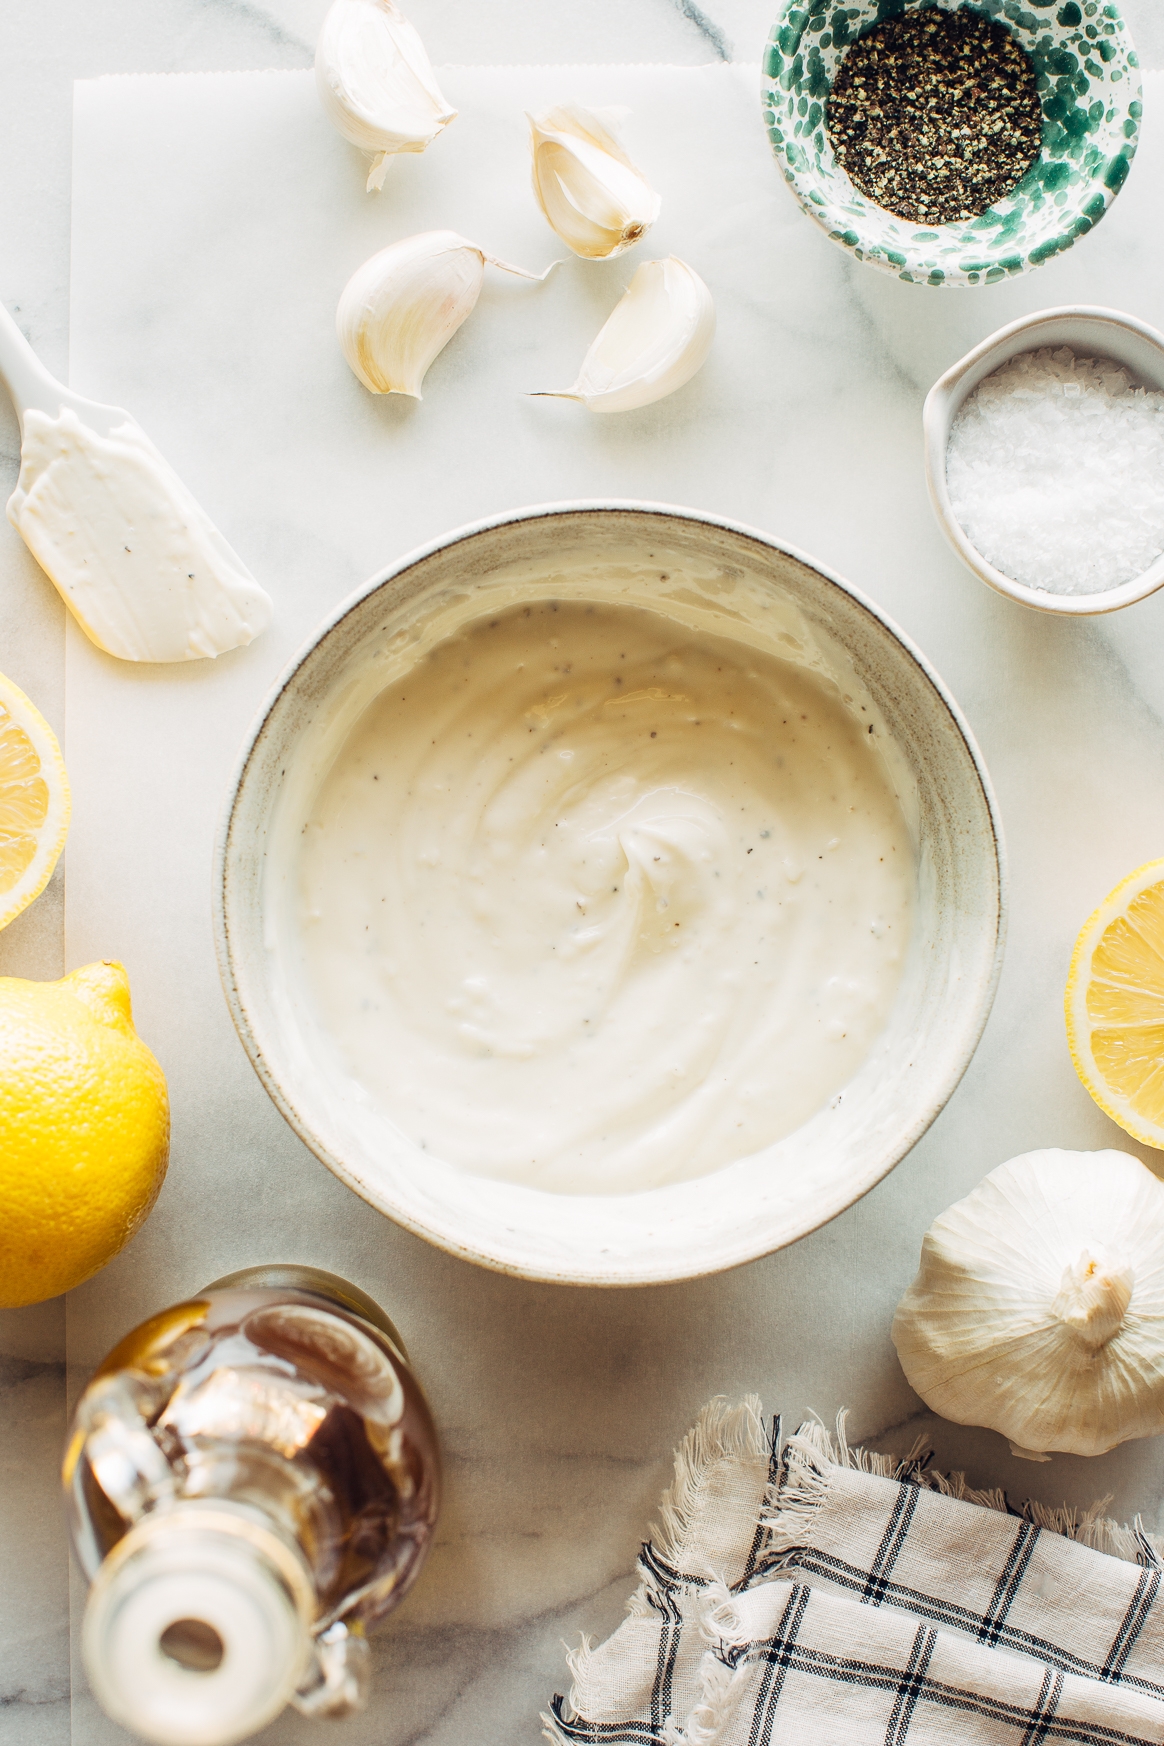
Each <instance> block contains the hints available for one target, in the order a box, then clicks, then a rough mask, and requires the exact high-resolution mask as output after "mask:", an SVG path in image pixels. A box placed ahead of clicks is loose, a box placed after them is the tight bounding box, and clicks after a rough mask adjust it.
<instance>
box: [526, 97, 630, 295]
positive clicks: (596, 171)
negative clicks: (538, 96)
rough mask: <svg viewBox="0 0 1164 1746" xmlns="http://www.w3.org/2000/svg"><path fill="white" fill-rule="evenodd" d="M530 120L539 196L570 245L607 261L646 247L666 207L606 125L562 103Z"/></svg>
mask: <svg viewBox="0 0 1164 1746" xmlns="http://www.w3.org/2000/svg"><path fill="white" fill-rule="evenodd" d="M526 120H527V121H528V122H529V129H530V142H529V143H530V153H531V155H532V158H533V190H534V195H535V197H536V199H537V203H538V205H539V206H540V207H541V209H542V211H543V213H544V214H545V216H546V220H547V222H548V223H549V224H550V225H552V227H553V229H554V230H555V231H556V232H557V234H558V235H559V236H560V237H561V239H562V241H563V242H564V243H565V244H566V246H567V247H568V248H571V249H573V251H574V253H575V254H576V255H582V256H583V257H584V258H585V259H587V260H592V261H605V260H609V259H610V257H611V256H612V255H621V254H622V253H623V251H624V249H630V248H633V247H634V245H635V244H636V243H637V242H639V241H641V239H642V238H643V237H644V236H646V234H647V232H648V231H649V230H650V228H651V226H652V224H654V222H655V220H656V218H658V216H659V212H660V209H661V208H662V204H663V202H662V201H661V200H660V198H659V196H658V195H657V194H656V193H655V190H654V189H653V188H652V187H651V185H650V183H649V182H648V181H647V179H646V177H645V176H644V175H643V173H642V171H641V170H639V169H636V167H635V165H634V164H632V163H631V161H630V159H629V158H628V157H627V155H626V153H625V152H624V151H623V149H622V147H621V145H620V144H619V143H618V140H617V139H615V137H614V135H613V134H612V133H611V132H610V130H609V128H607V127H606V125H605V124H604V122H603V120H602V118H601V117H600V116H598V115H596V114H595V113H594V112H593V110H590V109H582V108H579V107H578V105H577V104H572V103H564V104H560V105H559V106H558V107H557V108H556V109H547V110H546V112H545V113H544V114H543V115H528V114H527V116H526Z"/></svg>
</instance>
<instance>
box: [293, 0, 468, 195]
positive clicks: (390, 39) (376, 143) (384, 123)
mask: <svg viewBox="0 0 1164 1746" xmlns="http://www.w3.org/2000/svg"><path fill="white" fill-rule="evenodd" d="M315 82H316V85H317V87H318V90H319V100H320V102H321V103H322V104H323V108H324V113H325V114H326V115H327V117H328V120H329V121H330V122H331V123H332V125H333V127H335V128H337V129H338V130H339V132H340V133H342V134H343V136H344V138H345V139H346V140H349V141H350V142H351V144H352V145H355V146H360V147H361V148H362V150H364V151H366V152H374V153H375V157H374V158H373V161H372V168H371V170H370V171H369V173H368V182H367V188H368V192H369V193H371V192H372V190H373V189H375V188H379V187H381V186H382V185H383V182H384V175H385V172H386V170H387V168H388V165H389V164H390V163H391V161H392V158H393V156H394V155H395V154H396V153H397V152H422V151H423V150H424V148H425V146H427V145H431V144H432V141H433V140H434V139H435V138H436V136H437V134H438V133H440V132H441V130H442V129H443V128H445V127H447V126H448V124H449V122H450V121H453V120H454V119H455V118H456V114H457V112H456V110H455V109H450V108H449V106H448V104H447V103H446V102H445V100H444V98H443V97H442V96H441V94H440V92H439V90H438V89H437V82H436V79H435V78H434V76H433V70H432V66H431V64H430V62H429V58H428V55H427V54H426V53H425V48H424V44H423V43H422V42H421V40H420V38H419V36H418V35H417V34H416V31H415V30H414V29H413V27H412V25H411V24H410V23H409V22H408V20H407V18H405V16H404V14H403V12H401V10H400V8H399V6H397V5H396V4H395V0H334V4H333V6H332V7H331V10H330V11H329V12H328V14H327V17H326V18H325V19H324V21H323V29H322V30H321V31H320V33H319V41H318V42H317V43H316V45H315Z"/></svg>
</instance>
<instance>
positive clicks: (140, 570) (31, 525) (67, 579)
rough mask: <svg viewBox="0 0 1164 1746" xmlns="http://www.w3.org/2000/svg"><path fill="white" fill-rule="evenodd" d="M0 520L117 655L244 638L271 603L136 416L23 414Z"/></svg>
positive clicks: (177, 651)
mask: <svg viewBox="0 0 1164 1746" xmlns="http://www.w3.org/2000/svg"><path fill="white" fill-rule="evenodd" d="M8 519H9V521H10V522H11V523H12V525H13V527H14V528H15V529H16V531H17V532H18V533H19V534H20V536H21V538H22V539H23V540H24V542H25V544H26V545H27V546H28V549H29V551H30V552H31V553H32V555H33V557H34V558H35V559H36V561H37V563H38V564H40V566H41V568H42V569H44V570H45V571H47V573H48V575H49V576H50V577H51V578H52V580H53V582H54V583H55V584H56V586H57V588H58V590H59V592H60V594H61V595H62V597H63V599H64V601H65V604H66V605H67V606H68V607H69V608H70V610H71V611H72V612H73V613H75V615H76V617H77V618H78V620H79V621H80V623H81V626H82V628H83V629H84V631H85V633H86V635H87V636H89V637H90V638H91V639H92V641H93V642H95V643H96V644H97V646H98V648H100V649H105V650H107V652H108V653H109V654H111V655H118V656H120V657H121V659H122V660H123V661H196V660H199V659H200V658H201V657H203V656H206V655H221V654H224V653H225V652H226V651H227V650H228V649H237V648H240V647H242V646H243V645H244V644H245V643H249V642H251V641H252V640H253V639H254V638H255V637H257V636H258V634H259V632H260V631H262V630H264V629H265V628H266V626H267V625H268V624H269V622H270V618H271V602H270V599H269V597H268V596H267V595H266V594H265V593H264V592H263V590H262V589H261V588H260V587H259V585H258V583H257V582H256V581H255V579H254V577H253V576H252V575H251V573H250V571H249V570H247V568H246V566H245V565H244V564H243V563H242V561H241V560H240V559H239V558H238V557H237V556H236V554H235V553H234V552H233V551H232V550H231V548H230V547H229V546H228V545H227V543H226V541H225V540H224V539H223V537H222V535H221V534H220V533H219V532H218V529H217V528H216V527H215V526H214V524H213V523H212V522H211V521H210V519H209V517H208V516H207V515H206V513H205V512H204V511H203V510H202V509H201V508H200V507H199V505H198V503H197V502H196V501H195V499H194V498H193V497H192V496H191V494H190V492H189V491H188V490H187V489H186V487H185V485H183V483H182V481H181V480H180V479H179V478H178V476H177V474H176V473H175V472H174V470H173V468H172V467H170V466H169V465H168V464H167V462H166V461H165V460H164V459H163V458H162V456H161V455H160V454H159V453H158V451H157V449H155V447H154V445H153V444H152V443H151V442H150V440H149V438H148V437H147V436H146V434H145V432H144V431H143V430H142V429H141V427H140V426H139V425H137V424H135V423H134V422H133V420H132V419H127V420H126V422H125V424H123V425H118V426H117V427H116V428H115V429H114V430H112V431H111V432H110V433H109V435H108V436H105V435H102V434H101V433H100V432H99V431H96V430H93V429H92V428H91V427H90V426H89V425H87V424H84V423H82V421H81V419H80V418H79V417H78V416H77V414H76V412H74V411H73V410H72V409H71V408H68V407H65V408H62V410H61V412H60V415H59V416H58V417H56V418H50V417H49V416H48V415H47V413H44V412H36V411H29V412H26V413H25V415H24V432H23V438H22V441H21V445H20V478H19V479H18V481H17V484H16V489H15V491H14V492H13V493H12V496H11V497H10V498H9V500H8Z"/></svg>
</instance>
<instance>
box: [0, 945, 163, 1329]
mask: <svg viewBox="0 0 1164 1746" xmlns="http://www.w3.org/2000/svg"><path fill="white" fill-rule="evenodd" d="M169 1150H170V1105H169V1099H168V1097H167V1095H166V1081H165V1077H164V1075H163V1073H162V1070H161V1068H160V1067H159V1066H158V1063H157V1062H156V1061H155V1059H154V1057H153V1056H152V1055H151V1054H150V1051H149V1050H148V1049H147V1048H146V1046H145V1044H144V1043H143V1042H142V1041H141V1038H140V1037H139V1036H138V1034H137V1032H136V1031H135V1030H134V1028H133V1015H132V1011H131V1008H130V1002H129V979H128V978H127V976H126V974H125V971H124V969H123V968H122V966H121V965H120V964H113V963H107V964H87V965H86V966H85V968H84V969H83V970H74V971H73V973H72V975H71V976H65V977H62V979H61V981H60V982H23V981H20V980H18V979H17V978H16V977H14V976H4V977H0V1304H3V1305H5V1306H13V1305H16V1304H26V1303H40V1302H41V1300H42V1299H44V1298H46V1297H56V1296H57V1295H58V1293H59V1292H62V1291H68V1290H70V1288H71V1287H72V1286H74V1285H80V1283H81V1281H82V1280H83V1279H88V1278H89V1276H90V1274H93V1273H96V1272H97V1270H98V1268H99V1267H104V1265H105V1263H106V1262H107V1261H109V1260H111V1259H112V1258H113V1256H114V1255H116V1253H117V1251H118V1250H119V1249H120V1248H122V1247H124V1245H125V1244H126V1243H128V1241H129V1239H130V1238H131V1237H132V1236H133V1234H134V1232H135V1231H136V1230H137V1228H138V1226H139V1225H140V1224H141V1223H142V1221H143V1220H144V1218H145V1217H146V1215H147V1213H148V1212H149V1210H150V1208H151V1207H152V1206H153V1204H154V1201H155V1200H156V1199H157V1195H158V1190H159V1188H160V1187H161V1186H162V1179H163V1177H164V1176H165V1174H166V1162H167V1159H168V1157H169Z"/></svg>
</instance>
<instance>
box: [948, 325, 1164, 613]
mask: <svg viewBox="0 0 1164 1746" xmlns="http://www.w3.org/2000/svg"><path fill="white" fill-rule="evenodd" d="M923 417H924V429H925V451H926V479H927V482H928V484H929V491H930V501H931V503H932V504H933V507H934V514H935V515H936V516H937V518H938V523H939V525H940V526H941V528H942V530H943V532H944V533H945V535H946V537H947V539H948V540H949V541H950V544H951V545H952V546H953V548H954V550H955V551H956V552H957V553H958V556H959V557H960V558H961V559H962V561H963V563H965V564H966V565H967V566H968V567H969V568H970V569H971V570H973V571H974V574H975V575H976V576H980V577H981V578H982V580H983V581H984V582H987V583H989V585H990V586H991V588H996V589H997V590H998V592H999V593H1000V594H1007V595H1009V596H1010V598H1011V599H1012V600H1019V601H1021V602H1022V604H1023V605H1024V606H1033V607H1035V608H1037V609H1038V610H1039V611H1040V612H1060V613H1069V614H1075V615H1077V616H1078V615H1082V614H1085V613H1095V612H1114V611H1115V610H1116V608H1117V607H1121V606H1130V605H1131V604H1132V602H1133V601H1136V600H1143V599H1144V597H1145V596H1146V595H1148V594H1151V593H1153V592H1154V591H1155V590H1156V589H1157V588H1159V587H1161V586H1162V585H1164V335H1161V334H1159V333H1157V331H1156V330H1155V328H1152V327H1148V326H1147V325H1146V324H1145V323H1144V322H1142V321H1136V320H1135V319H1134V318H1133V317H1131V316H1129V315H1121V314H1119V313H1117V311H1115V310H1113V309H1091V308H1085V307H1079V306H1077V307H1072V308H1065V309H1046V310H1043V311H1042V312H1041V313H1040V314H1038V315H1028V316H1024V317H1023V319H1022V320H1021V321H1014V322H1012V323H1011V324H1010V326H1009V327H1004V328H1001V329H1000V330H999V331H998V333H996V334H993V335H992V336H991V337H990V339H988V340H984V341H983V343H982V344H981V345H980V346H976V347H975V349H974V350H973V351H972V352H969V353H967V355H966V357H964V358H962V359H961V361H960V362H959V363H957V364H955V365H954V367H953V368H952V369H950V370H947V371H946V374H945V375H944V376H942V377H941V378H940V380H939V381H937V382H935V384H934V386H933V387H932V388H931V389H930V392H929V395H928V396H927V398H926V404H925V412H924V415H923Z"/></svg>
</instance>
